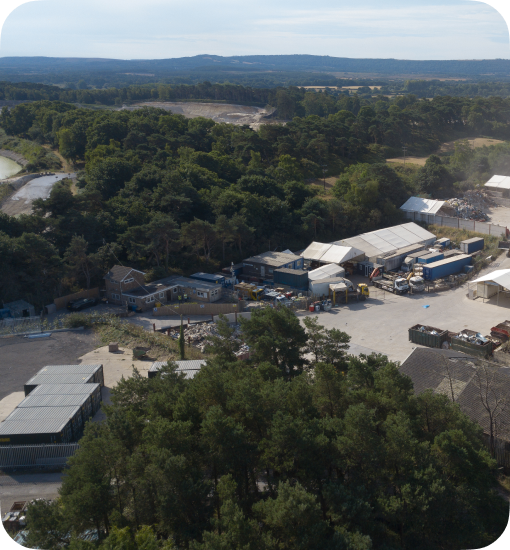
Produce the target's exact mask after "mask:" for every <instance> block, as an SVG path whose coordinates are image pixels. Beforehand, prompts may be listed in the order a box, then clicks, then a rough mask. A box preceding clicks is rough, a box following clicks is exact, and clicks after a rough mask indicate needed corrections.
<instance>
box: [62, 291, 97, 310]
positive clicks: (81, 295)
mask: <svg viewBox="0 0 510 550" xmlns="http://www.w3.org/2000/svg"><path fill="white" fill-rule="evenodd" d="M80 298H99V288H89V289H88V290H82V291H81V292H75V293H74V294H68V295H67V296H62V297H61V298H55V299H54V300H53V303H54V304H55V306H56V308H57V310H58V309H64V308H65V307H66V306H67V304H68V303H69V302H70V301H71V300H79V299H80Z"/></svg>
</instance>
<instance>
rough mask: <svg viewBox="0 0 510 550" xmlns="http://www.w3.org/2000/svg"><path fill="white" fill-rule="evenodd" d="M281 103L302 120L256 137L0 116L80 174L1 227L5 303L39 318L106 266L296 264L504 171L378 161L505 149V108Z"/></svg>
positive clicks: (346, 100) (287, 95) (193, 125)
mask: <svg viewBox="0 0 510 550" xmlns="http://www.w3.org/2000/svg"><path fill="white" fill-rule="evenodd" d="M205 87H206V88H207V86H205ZM293 93H294V91H293V90H287V91H286V90H279V91H278V94H279V95H277V101H276V103H277V108H278V109H279V110H281V111H284V110H285V109H288V111H289V113H291V112H293V111H295V110H297V109H302V110H304V116H302V117H299V116H297V117H294V118H293V119H292V121H290V122H288V123H287V124H285V125H282V124H265V125H262V126H261V127H260V129H259V130H258V131H254V130H252V129H250V128H249V127H247V126H234V125H229V124H217V123H215V122H213V121H212V120H209V119H205V118H195V119H186V118H185V117H183V116H181V115H173V114H171V113H169V112H168V111H166V110H163V109H155V108H142V109H138V110H134V111H126V110H117V111H111V110H91V109H83V108H77V107H75V106H73V105H71V104H69V103H64V102H58V101H41V102H33V103H27V104H21V105H18V106H17V107H15V108H13V109H11V110H8V109H7V108H4V109H3V110H2V113H1V116H0V124H1V126H2V128H3V130H4V131H5V132H7V134H9V135H10V136H13V137H12V138H11V141H12V140H15V139H18V140H21V139H25V140H27V141H30V142H31V143H39V144H42V145H46V146H50V147H54V148H57V149H58V151H59V152H60V154H61V155H63V156H64V157H65V158H66V159H68V160H69V161H70V162H75V163H77V166H78V167H81V168H82V169H81V170H80V171H79V175H78V180H77V183H76V186H73V185H71V182H70V181H67V180H64V181H63V182H61V183H58V184H56V185H55V186H54V187H53V190H52V192H51V195H50V197H49V199H48V200H45V201H42V200H38V201H36V202H35V203H34V210H33V213H32V214H31V215H22V216H19V217H17V218H13V217H9V216H7V215H4V214H2V215H1V216H0V250H1V252H2V265H1V266H0V291H1V294H2V296H3V299H4V301H10V300H13V299H18V298H24V299H26V300H28V301H30V302H32V303H35V304H36V305H37V306H40V307H42V306H43V305H46V304H47V303H48V302H50V301H52V299H53V298H54V297H55V296H58V295H63V294H65V293H68V292H69V291H71V290H75V289H79V288H83V287H85V286H89V285H91V284H97V282H98V281H100V278H101V277H102V276H103V274H104V272H105V270H106V269H107V268H108V267H109V264H111V263H113V262H117V261H118V260H119V259H120V260H121V261H123V262H127V263H131V264H132V265H136V266H138V267H140V268H142V269H144V270H147V271H148V272H149V274H150V276H151V277H152V278H154V277H158V276H162V275H164V274H165V273H169V272H176V273H188V272H189V271H192V270H195V271H197V270H198V269H203V270H208V271H211V270H212V271H214V270H216V269H219V268H220V267H223V266H224V265H229V264H230V262H231V261H234V262H236V261H240V260H242V259H243V258H246V257H248V256H249V255H251V254H253V253H260V252H261V251H265V250H267V249H269V248H271V249H273V250H274V249H280V250H284V249H286V248H290V249H291V250H301V249H303V248H304V247H306V246H307V245H308V244H309V242H310V241H311V240H322V241H325V242H330V241H333V240H338V239H340V238H346V237H349V236H352V235H355V234H357V233H361V232H364V231H370V230H374V229H376V228H379V227H385V226H388V225H393V224H396V223H399V222H400V221H401V220H402V215H401V212H400V211H399V207H400V206H401V205H402V204H403V203H404V202H405V200H406V199H407V198H408V197H409V196H410V195H411V194H416V193H425V194H426V195H427V196H432V197H435V198H439V197H446V196H452V194H453V193H456V192H457V191H459V190H460V189H462V188H463V186H464V187H466V186H467V187H469V186H475V185H476V184H477V183H481V182H483V181H486V179H488V178H489V177H490V176H492V174H493V173H494V171H496V172H497V173H505V170H506V171H508V166H507V164H508V158H509V155H508V146H507V145H504V144H503V145H499V146H496V147H492V148H486V149H484V150H479V151H476V152H475V151H472V150H471V149H470V148H469V147H468V146H463V145H462V144H461V145H459V146H458V147H457V150H456V152H455V154H454V155H452V156H451V157H447V158H443V159H441V158H439V157H437V156H434V155H433V156H432V157H431V158H430V159H429V161H428V162H427V165H426V166H424V167H423V168H420V169H419V170H415V169H414V168H413V167H411V166H407V167H405V168H404V167H402V166H398V165H397V166H396V167H395V168H393V167H391V166H390V165H388V164H386V162H385V157H386V156H387V155H388V154H392V153H393V154H394V153H396V154H401V149H400V147H401V146H402V145H403V144H407V146H408V148H409V153H413V152H431V151H434V150H435V149H436V148H437V146H438V145H439V144H440V143H441V141H443V140H446V139H451V138H452V136H455V137H461V136H462V135H469V134H471V135H472V134H480V133H483V134H485V135H492V136H494V137H500V138H504V139H505V138H509V137H510V126H509V123H508V120H509V113H510V101H507V100H502V99H500V98H491V99H477V100H468V99H456V98H450V97H441V98H436V99H434V100H433V101H419V100H417V99H416V98H415V97H413V96H406V97H404V98H396V99H395V100H389V99H387V98H386V99H385V100H378V101H377V102H375V103H369V102H368V101H366V100H363V99H360V98H358V97H357V96H354V97H348V96H342V97H340V98H338V99H335V98H332V97H330V96H328V95H326V94H314V93H305V94H304V95H303V96H302V97H303V99H302V101H301V102H300V105H299V106H298V103H299V102H298V101H297V96H294V95H293ZM331 111H332V113H331ZM328 113H330V114H328ZM9 143H10V141H9V139H5V140H4V141H3V145H2V146H3V147H7V148H8V147H9V146H10V145H9ZM42 149H44V150H45V151H48V149H46V148H44V147H43V148H42ZM41 158H42V157H41ZM43 160H44V158H43ZM36 161H37V159H36ZM45 162H46V161H45ZM31 168H33V169H37V164H33V165H32V166H31ZM323 170H325V171H326V173H329V174H331V175H335V176H336V175H340V178H339V180H338V182H337V184H336V185H335V186H334V188H333V189H332V190H331V192H329V193H327V194H325V193H324V192H323V191H321V187H320V186H318V185H310V184H309V182H310V180H313V179H314V178H318V177H321V176H322V175H323ZM12 273H17V275H18V276H17V277H16V278H13V277H12Z"/></svg>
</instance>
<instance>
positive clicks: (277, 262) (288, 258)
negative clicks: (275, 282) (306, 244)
mask: <svg viewBox="0 0 510 550" xmlns="http://www.w3.org/2000/svg"><path fill="white" fill-rule="evenodd" d="M296 260H301V256H296V255H295V254H288V253H286V252H273V251H268V252H263V253H262V254H257V255H256V256H251V257H250V258H247V259H246V260H243V262H253V263H255V264H265V265H270V266H282V265H285V264H290V263H292V262H295V261H296Z"/></svg>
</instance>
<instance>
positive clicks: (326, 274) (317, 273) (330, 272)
mask: <svg viewBox="0 0 510 550" xmlns="http://www.w3.org/2000/svg"><path fill="white" fill-rule="evenodd" d="M344 275H345V269H344V268H343V267H340V266H339V265H336V264H328V265H323V266H322V267H318V268H317V269H313V270H312V271H309V272H308V280H309V281H318V280H319V279H330V278H331V277H343V276H344Z"/></svg>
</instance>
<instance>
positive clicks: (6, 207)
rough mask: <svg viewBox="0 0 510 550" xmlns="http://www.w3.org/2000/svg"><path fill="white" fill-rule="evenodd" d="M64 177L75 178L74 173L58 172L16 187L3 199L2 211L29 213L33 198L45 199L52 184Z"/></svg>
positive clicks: (13, 213)
mask: <svg viewBox="0 0 510 550" xmlns="http://www.w3.org/2000/svg"><path fill="white" fill-rule="evenodd" d="M64 178H76V174H73V173H70V174H69V173H58V174H53V175H51V176H43V177H41V178H35V179H33V180H31V181H29V182H28V183H26V184H25V185H24V186H23V187H21V188H20V189H18V191H16V193H14V195H12V196H11V197H9V198H8V199H7V200H5V201H4V203H3V204H2V212H5V213H6V214H9V215H10V216H17V215H19V214H30V212H32V202H33V201H34V200H35V199H43V200H45V199H47V198H48V197H49V196H50V193H51V188H52V187H53V185H54V184H55V183H57V181H60V180H62V179H64Z"/></svg>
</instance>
